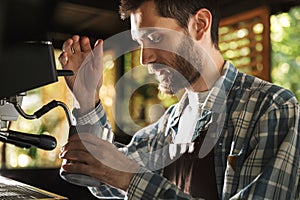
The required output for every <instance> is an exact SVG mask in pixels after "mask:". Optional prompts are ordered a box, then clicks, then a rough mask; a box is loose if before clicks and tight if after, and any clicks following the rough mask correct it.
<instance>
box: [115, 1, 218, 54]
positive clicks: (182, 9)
mask: <svg viewBox="0 0 300 200" xmlns="http://www.w3.org/2000/svg"><path fill="white" fill-rule="evenodd" d="M147 1H154V3H155V5H156V9H157V13H158V14H159V15H160V16H161V17H169V18H173V19H175V20H176V21H177V22H178V23H179V25H180V26H181V27H183V28H185V29H187V25H188V21H189V19H190V17H191V16H192V15H194V14H196V12H197V11H198V10H199V9H201V8H206V9H208V10H209V11H210V12H211V14H212V28H211V38H212V42H213V44H214V46H215V47H216V48H217V49H219V47H218V43H219V37H218V34H219V22H220V14H219V9H218V5H217V0H121V4H120V14H121V18H122V19H126V18H128V17H129V16H130V13H131V12H134V11H135V10H136V9H138V8H139V7H140V6H141V5H142V4H143V3H145V2H147Z"/></svg>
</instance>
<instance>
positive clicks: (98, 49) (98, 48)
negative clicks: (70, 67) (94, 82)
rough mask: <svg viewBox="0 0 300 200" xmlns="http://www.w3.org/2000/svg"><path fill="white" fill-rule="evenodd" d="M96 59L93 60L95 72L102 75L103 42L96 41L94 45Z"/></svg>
mask: <svg viewBox="0 0 300 200" xmlns="http://www.w3.org/2000/svg"><path fill="white" fill-rule="evenodd" d="M93 54H94V59H93V62H94V63H93V66H94V67H95V69H94V70H96V71H97V72H100V73H101V75H102V71H103V40H101V39H99V40H97V41H96V43H95V45H94V50H93Z"/></svg>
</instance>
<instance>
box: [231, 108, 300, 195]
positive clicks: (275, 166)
mask: <svg viewBox="0 0 300 200" xmlns="http://www.w3.org/2000/svg"><path fill="white" fill-rule="evenodd" d="M252 143H256V145H255V146H254V147H253V149H252V150H251V153H249V154H248V155H247V156H246V157H247V158H246V159H245V160H244V161H243V164H242V167H241V170H240V175H239V177H238V181H239V184H238V185H239V187H238V190H237V191H238V192H237V193H236V194H234V195H232V196H231V197H230V199H299V177H300V173H299V171H300V170H299V169H300V162H299V159H300V158H299V156H300V135H299V106H298V105H297V104H294V105H292V104H288V103H287V104H285V105H281V106H279V107H276V108H274V107H273V108H270V109H269V111H268V112H267V113H266V114H265V115H263V116H262V117H261V119H260V120H259V122H258V125H257V127H256V128H255V134H254V136H253V137H252ZM248 148H252V147H251V142H250V145H249V147H248Z"/></svg>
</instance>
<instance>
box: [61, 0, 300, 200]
mask: <svg viewBox="0 0 300 200" xmlns="http://www.w3.org/2000/svg"><path fill="white" fill-rule="evenodd" d="M215 4H216V3H215V2H214V1H209V0H191V1H184V0H172V1H166V0H144V1H135V0H122V1H121V9H120V11H121V14H122V17H124V18H126V17H128V16H130V19H131V32H132V38H133V39H134V40H136V41H137V42H138V43H139V44H140V45H141V63H142V64H143V65H147V66H148V68H149V71H151V72H153V73H155V74H156V75H157V77H158V80H159V82H160V83H159V88H160V90H161V91H162V92H165V93H171V94H174V93H176V92H177V91H178V90H180V89H182V88H185V90H186V94H185V95H184V96H183V97H182V99H181V100H180V102H179V103H178V104H175V105H174V106H171V107H170V108H169V109H168V110H167V111H166V112H165V114H164V115H163V116H162V117H161V118H160V119H159V120H158V122H156V123H154V124H152V125H150V126H148V127H145V128H144V129H142V130H140V131H139V132H137V133H136V134H135V135H134V137H133V139H132V141H131V143H130V144H128V145H127V146H126V147H124V148H122V149H120V150H117V149H116V148H115V147H114V145H112V144H111V143H109V142H107V141H103V140H101V139H98V138H97V137H96V136H94V135H93V134H89V133H80V134H75V135H74V136H72V137H71V138H70V139H69V141H68V143H67V144H66V145H65V146H64V147H63V148H62V152H61V153H60V157H61V158H62V159H67V160H71V161H76V162H69V163H67V164H64V165H63V166H62V169H63V170H64V171H66V172H71V173H81V174H86V175H89V176H92V177H94V178H96V179H98V180H99V183H100V182H101V183H106V184H107V185H101V186H99V187H90V190H91V191H92V192H93V194H94V195H95V196H97V197H99V198H101V197H105V196H106V195H112V196H115V197H116V196H119V197H121V198H122V195H126V197H127V198H128V199H192V198H197V199H201V198H204V199H297V198H298V197H299V153H300V152H299V151H300V150H299V149H300V148H299V106H298V103H297V100H296V99H295V97H294V96H293V95H292V94H291V93H290V92H289V91H287V90H285V89H283V88H280V87H278V86H275V85H272V84H270V83H267V82H264V81H262V80H260V79H258V78H255V77H252V76H248V75H246V74H243V73H239V72H238V71H237V69H236V68H235V67H234V66H233V65H232V64H230V63H229V62H228V61H224V60H223V58H222V55H221V54H220V51H219V49H218V23H219V20H220V17H219V16H218V14H217V8H216V5H215ZM161 29H163V30H169V31H171V32H172V31H173V32H176V33H178V34H179V35H178V36H176V37H174V34H170V33H169V32H168V31H161ZM175 35H176V34H175ZM160 44H166V45H172V46H174V48H172V51H167V50H165V49H164V48H163V46H164V45H162V46H160ZM102 45H103V41H101V40H99V41H97V43H96V45H95V48H94V50H93V53H91V52H92V48H91V46H90V42H89V39H88V38H87V37H82V38H80V37H79V36H73V37H72V38H70V39H68V40H67V41H66V42H65V43H64V45H63V51H64V52H63V53H62V54H61V56H60V61H61V63H62V65H63V67H64V68H65V69H72V70H73V71H74V72H75V76H74V77H71V78H67V83H68V85H69V87H70V89H71V90H72V91H73V93H74V95H75V97H76V99H77V101H78V103H79V104H80V109H78V110H76V112H75V115H76V116H77V118H78V123H79V125H81V126H86V125H88V126H95V127H96V126H97V125H99V124H100V125H101V126H102V127H106V128H110V126H109V123H108V122H107V120H106V116H105V113H104V112H103V108H102V106H101V102H99V99H98V97H99V89H100V87H101V81H102V78H101V76H99V74H102V64H101V62H102V54H103V52H102ZM173 50H174V51H173ZM181 54H183V55H181ZM95 105H96V108H95ZM118 189H120V190H118ZM122 191H123V192H122Z"/></svg>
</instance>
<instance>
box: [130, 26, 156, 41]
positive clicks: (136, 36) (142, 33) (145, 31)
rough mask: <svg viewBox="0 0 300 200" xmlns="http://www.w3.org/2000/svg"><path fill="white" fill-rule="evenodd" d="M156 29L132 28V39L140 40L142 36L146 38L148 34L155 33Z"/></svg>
mask: <svg viewBox="0 0 300 200" xmlns="http://www.w3.org/2000/svg"><path fill="white" fill-rule="evenodd" d="M155 31H157V30H155V29H141V30H132V31H131V38H132V40H134V41H138V40H140V39H141V38H145V37H147V36H148V35H150V34H152V33H154V32H155Z"/></svg>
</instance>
